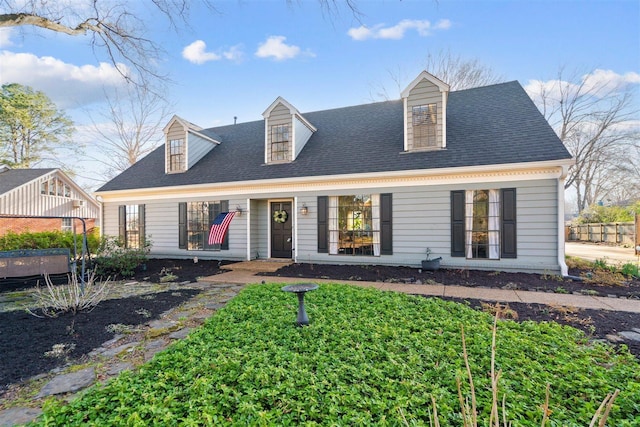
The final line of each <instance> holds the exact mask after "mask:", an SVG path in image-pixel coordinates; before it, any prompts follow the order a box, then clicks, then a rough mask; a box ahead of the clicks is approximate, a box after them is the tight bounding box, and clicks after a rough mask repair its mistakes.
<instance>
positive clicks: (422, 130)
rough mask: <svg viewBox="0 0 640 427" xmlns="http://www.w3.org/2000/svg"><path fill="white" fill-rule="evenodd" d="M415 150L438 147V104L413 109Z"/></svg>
mask: <svg viewBox="0 0 640 427" xmlns="http://www.w3.org/2000/svg"><path fill="white" fill-rule="evenodd" d="M412 124H413V148H431V147H436V146H437V145H438V142H437V126H438V108H437V105H436V104H427V105H418V106H416V107H413V109H412Z"/></svg>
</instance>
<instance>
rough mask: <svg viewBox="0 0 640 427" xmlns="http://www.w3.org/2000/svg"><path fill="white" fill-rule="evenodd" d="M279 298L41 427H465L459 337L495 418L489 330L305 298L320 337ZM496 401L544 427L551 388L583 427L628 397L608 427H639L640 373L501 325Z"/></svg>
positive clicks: (259, 300)
mask: <svg viewBox="0 0 640 427" xmlns="http://www.w3.org/2000/svg"><path fill="white" fill-rule="evenodd" d="M281 286H282V285H278V284H269V285H254V286H250V287H248V288H246V289H245V290H244V291H243V292H241V293H240V294H239V295H238V296H237V297H236V298H234V299H233V300H232V301H230V302H229V304H228V305H227V306H226V307H225V308H224V309H222V310H220V311H219V312H218V313H217V314H216V315H215V316H213V317H212V318H211V319H209V321H208V322H207V323H206V324H205V325H204V326H203V327H201V328H199V329H198V330H197V331H194V332H193V333H192V334H191V335H190V336H189V337H188V338H187V339H185V340H182V341H180V342H178V343H176V344H175V345H173V346H172V347H170V348H169V349H168V350H166V351H164V352H162V353H160V354H158V355H157V356H156V357H155V358H154V359H153V360H152V361H151V362H149V363H147V364H145V365H143V366H142V367H141V368H140V369H139V370H138V371H136V372H126V373H124V374H122V375H121V376H120V377H118V378H117V379H115V380H113V381H111V382H109V383H107V384H106V385H103V386H101V387H96V388H94V389H92V390H91V391H89V392H88V393H87V394H85V395H84V396H83V397H82V398H80V399H78V400H75V401H73V402H72V403H71V404H69V405H67V406H59V404H58V403H54V402H51V403H50V404H49V405H48V406H47V408H46V410H45V413H44V416H43V417H42V418H41V420H40V422H41V424H42V425H83V426H84V425H97V426H106V425H109V426H111V425H132V426H138V425H139V426H143V425H144V426H146V425H157V426H173V425H176V426H177V425H179V426H191V425H238V426H246V425H277V426H286V425H291V426H297V425H340V426H351V425H407V424H408V425H429V422H430V421H429V416H430V413H431V411H432V409H431V398H432V396H433V397H434V398H435V400H436V402H437V408H438V414H439V419H440V423H441V425H443V426H445V425H451V426H459V425H462V420H461V416H460V404H459V402H458V394H457V388H456V377H457V376H458V377H460V378H462V380H463V383H464V393H465V394H467V395H468V393H469V385H468V382H467V381H466V371H465V365H464V360H463V357H462V343H461V333H460V327H461V325H464V329H465V335H466V342H467V351H468V353H469V360H470V363H471V367H472V371H473V375H474V381H475V389H476V395H477V398H478V407H479V411H480V412H481V414H480V417H481V419H482V420H483V421H482V422H481V423H480V424H481V425H486V419H488V414H489V411H490V409H491V386H490V378H489V371H490V360H491V335H492V325H493V318H492V317H491V316H490V315H488V314H485V313H480V312H477V311H474V310H472V309H470V308H468V307H466V306H464V305H461V304H456V303H452V302H444V301H441V300H438V299H431V298H423V297H415V296H408V295H403V294H395V293H391V292H380V291H377V290H373V289H363V288H358V287H351V286H345V285H321V287H320V289H318V290H317V291H314V292H311V293H308V294H307V297H306V301H307V312H308V314H309V317H310V319H311V325H310V326H308V327H304V328H299V327H296V326H295V325H294V320H295V317H296V307H297V300H296V298H295V296H294V295H292V294H290V293H284V292H282V291H280V288H281ZM496 366H497V368H498V369H501V370H502V378H501V380H500V400H502V394H506V409H507V418H508V419H509V420H511V421H513V423H514V425H516V426H522V425H535V426H539V425H540V421H541V420H542V405H543V404H544V401H545V387H546V384H547V383H550V384H551V388H550V400H549V407H550V409H551V411H552V412H551V415H550V417H551V423H550V424H548V425H553V426H572V425H580V426H588V425H589V422H590V421H591V417H592V416H593V414H594V413H595V411H596V410H597V408H598V406H599V404H600V402H601V401H602V400H603V399H604V397H605V396H606V395H607V393H610V392H613V391H614V390H615V389H616V388H619V389H620V390H621V392H620V395H619V396H618V398H617V399H616V401H615V405H614V406H613V409H612V412H611V415H610V417H609V423H608V425H615V426H631V425H640V420H639V419H638V417H639V416H640V415H639V414H640V400H639V399H638V396H640V364H639V363H638V361H637V360H635V359H634V358H633V356H631V355H630V354H629V353H628V352H626V351H624V352H618V351H616V350H614V349H613V348H611V347H609V346H605V345H590V344H589V342H588V339H587V338H586V337H585V336H584V334H583V333H582V332H580V331H578V330H576V329H573V328H569V327H561V326H559V325H557V324H552V323H544V324H535V323H531V322H525V323H522V324H518V323H515V322H512V321H500V322H499V323H498V332H497V352H496Z"/></svg>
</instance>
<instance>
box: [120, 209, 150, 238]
mask: <svg viewBox="0 0 640 427" xmlns="http://www.w3.org/2000/svg"><path fill="white" fill-rule="evenodd" d="M118 223H119V236H120V241H121V242H123V243H124V246H125V248H131V249H140V248H143V247H144V246H145V209H144V205H121V206H120V207H119V209H118Z"/></svg>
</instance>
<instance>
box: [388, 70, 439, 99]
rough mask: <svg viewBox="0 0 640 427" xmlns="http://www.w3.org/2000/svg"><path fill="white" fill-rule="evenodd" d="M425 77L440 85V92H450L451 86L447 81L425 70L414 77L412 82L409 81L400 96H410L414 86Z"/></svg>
mask: <svg viewBox="0 0 640 427" xmlns="http://www.w3.org/2000/svg"><path fill="white" fill-rule="evenodd" d="M424 79H426V80H428V81H429V82H431V83H433V84H434V85H436V86H437V87H438V89H439V90H440V92H448V91H449V90H450V88H451V87H450V86H449V85H448V84H446V83H445V82H443V81H442V80H440V79H439V78H437V77H436V76H434V75H433V74H431V73H428V72H426V71H423V72H421V73H420V74H418V77H416V78H415V79H413V81H412V82H411V83H409V85H408V86H407V88H406V89H405V90H403V91H402V93H401V94H400V96H401V97H402V98H407V97H408V96H409V92H411V90H412V89H413V88H414V87H416V86H417V85H418V83H420V82H421V81H422V80H424Z"/></svg>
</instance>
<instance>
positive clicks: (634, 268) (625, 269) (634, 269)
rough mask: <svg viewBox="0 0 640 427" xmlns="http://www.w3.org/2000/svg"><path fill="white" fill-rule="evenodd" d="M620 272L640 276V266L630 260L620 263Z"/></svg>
mask: <svg viewBox="0 0 640 427" xmlns="http://www.w3.org/2000/svg"><path fill="white" fill-rule="evenodd" d="M620 272H621V273H622V274H624V275H625V276H633V277H639V278H640V267H638V264H634V263H632V262H628V263H626V264H624V265H622V267H620Z"/></svg>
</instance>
